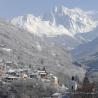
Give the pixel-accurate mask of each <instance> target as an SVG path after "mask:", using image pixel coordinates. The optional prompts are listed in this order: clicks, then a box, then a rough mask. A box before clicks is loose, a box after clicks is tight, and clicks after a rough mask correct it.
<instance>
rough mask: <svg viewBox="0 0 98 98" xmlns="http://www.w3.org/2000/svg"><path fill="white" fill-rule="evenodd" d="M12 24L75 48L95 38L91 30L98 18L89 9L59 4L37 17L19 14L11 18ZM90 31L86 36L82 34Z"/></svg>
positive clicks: (93, 28) (95, 25)
mask: <svg viewBox="0 0 98 98" xmlns="http://www.w3.org/2000/svg"><path fill="white" fill-rule="evenodd" d="M11 24H13V25H15V26H17V27H19V28H22V29H25V30H27V31H29V32H31V33H33V34H35V35H37V36H39V37H43V38H46V39H47V40H48V41H51V39H52V41H55V42H57V43H58V42H59V44H62V45H65V46H67V47H69V48H74V47H76V46H78V45H79V44H83V43H85V42H88V41H89V40H88V39H90V40H93V39H94V38H96V36H95V35H96V34H95V35H94V37H93V39H91V38H92V36H91V35H92V34H90V35H89V32H91V31H93V30H95V29H96V27H97V25H98V21H97V19H95V18H93V15H92V14H91V13H90V12H89V11H88V12H86V11H83V10H81V9H79V8H74V9H68V8H65V7H64V6H58V7H55V8H54V9H52V10H51V11H50V12H47V14H45V15H43V16H39V17H35V16H34V15H32V14H28V15H24V16H18V17H15V18H13V19H12V20H11ZM86 33H88V37H89V38H86V37H84V36H82V34H83V35H84V34H86Z"/></svg>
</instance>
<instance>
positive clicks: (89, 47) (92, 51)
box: [72, 37, 98, 69]
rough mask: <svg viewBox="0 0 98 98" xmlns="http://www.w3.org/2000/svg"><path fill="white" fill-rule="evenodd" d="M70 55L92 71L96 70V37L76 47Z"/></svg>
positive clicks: (97, 62)
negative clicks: (92, 69)
mask: <svg viewBox="0 0 98 98" xmlns="http://www.w3.org/2000/svg"><path fill="white" fill-rule="evenodd" d="M72 54H73V56H74V57H75V58H76V59H77V60H78V61H80V62H81V63H83V64H85V65H87V66H89V67H91V68H94V69H96V68H98V65H97V64H98V37H97V38H96V39H94V40H93V41H91V42H88V43H86V44H83V45H80V46H78V47H77V48H76V49H74V50H73V51H72Z"/></svg>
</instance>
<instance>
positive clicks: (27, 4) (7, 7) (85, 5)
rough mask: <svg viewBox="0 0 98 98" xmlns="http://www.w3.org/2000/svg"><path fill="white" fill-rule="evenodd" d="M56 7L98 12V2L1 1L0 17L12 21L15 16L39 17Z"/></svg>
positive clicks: (85, 0) (94, 0) (84, 0)
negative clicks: (28, 15)
mask: <svg viewBox="0 0 98 98" xmlns="http://www.w3.org/2000/svg"><path fill="white" fill-rule="evenodd" d="M56 5H64V6H65V7H68V8H76V7H77V8H81V9H83V10H94V11H97V10H98V0H0V17H1V18H5V19H11V18H12V17H15V16H20V15H25V14H34V15H36V16H39V15H41V14H43V13H46V12H47V11H49V10H50V9H52V8H53V7H54V6H56Z"/></svg>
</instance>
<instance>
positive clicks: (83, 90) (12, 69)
mask: <svg viewBox="0 0 98 98" xmlns="http://www.w3.org/2000/svg"><path fill="white" fill-rule="evenodd" d="M33 79H36V80H40V81H42V83H44V84H46V85H51V86H53V87H54V88H55V90H56V92H55V93H54V94H52V96H51V97H50V96H49V97H44V98H84V97H81V94H85V95H87V96H88V97H87V96H86V98H92V97H89V95H90V96H93V98H96V96H97V95H96V94H97V90H96V89H97V87H96V86H95V84H94V83H90V82H89V80H88V78H87V76H85V78H84V81H83V83H82V84H81V85H80V84H79V83H78V82H77V81H76V80H75V78H74V76H72V79H71V80H70V81H69V85H67V86H65V85H64V84H62V85H59V84H60V83H59V79H58V77H56V76H55V75H53V74H52V73H50V72H47V70H46V68H45V67H44V66H43V67H42V68H39V69H34V68H32V67H31V66H29V67H28V66H26V67H23V68H19V67H18V65H17V64H14V63H13V62H11V61H7V62H5V61H4V60H2V61H0V81H1V82H2V83H4V84H8V83H11V82H13V81H17V80H24V81H26V80H31V81H33ZM70 94H71V95H70ZM79 94H80V95H79Z"/></svg>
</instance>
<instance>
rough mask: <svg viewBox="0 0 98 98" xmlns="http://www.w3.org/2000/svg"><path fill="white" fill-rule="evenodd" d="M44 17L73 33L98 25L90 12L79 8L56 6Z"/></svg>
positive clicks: (91, 28)
mask: <svg viewBox="0 0 98 98" xmlns="http://www.w3.org/2000/svg"><path fill="white" fill-rule="evenodd" d="M44 19H45V20H47V21H50V23H51V22H52V23H53V24H55V25H57V26H59V25H62V26H64V27H65V28H66V29H67V30H68V31H69V32H71V33H72V34H73V35H75V34H77V33H84V32H89V31H92V30H93V29H94V28H95V27H96V25H97V22H96V21H94V20H93V18H92V16H91V15H90V14H89V12H86V11H83V10H81V9H79V8H74V9H68V8H65V7H64V6H57V7H55V8H54V9H53V10H52V11H51V12H50V13H48V14H46V15H45V16H44Z"/></svg>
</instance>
